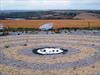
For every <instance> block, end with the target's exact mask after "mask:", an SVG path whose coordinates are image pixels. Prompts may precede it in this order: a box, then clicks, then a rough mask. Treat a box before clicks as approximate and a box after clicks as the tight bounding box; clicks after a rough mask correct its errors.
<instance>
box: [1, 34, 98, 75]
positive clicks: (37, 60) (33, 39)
mask: <svg viewBox="0 0 100 75" xmlns="http://www.w3.org/2000/svg"><path fill="white" fill-rule="evenodd" d="M43 47H57V48H63V49H67V50H68V51H67V52H66V53H64V54H57V55H38V54H35V53H33V52H32V51H33V50H34V49H36V48H43ZM0 75H100V36H95V35H94V36H93V35H74V34H73V35H67V34H49V35H46V34H37V35H35V34H34V35H19V36H18V35H16V36H6V37H5V36H2V37H0Z"/></svg>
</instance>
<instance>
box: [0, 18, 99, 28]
mask: <svg viewBox="0 0 100 75" xmlns="http://www.w3.org/2000/svg"><path fill="white" fill-rule="evenodd" d="M45 23H53V24H54V28H88V27H91V28H92V27H97V28H98V27H100V20H0V24H3V25H4V26H5V27H8V28H39V26H41V25H43V24H45Z"/></svg>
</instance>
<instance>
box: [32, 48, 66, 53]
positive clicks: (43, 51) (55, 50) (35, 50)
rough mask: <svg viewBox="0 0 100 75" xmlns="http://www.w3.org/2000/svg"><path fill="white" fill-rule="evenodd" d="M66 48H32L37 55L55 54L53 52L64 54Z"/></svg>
mask: <svg viewBox="0 0 100 75" xmlns="http://www.w3.org/2000/svg"><path fill="white" fill-rule="evenodd" d="M67 51H68V50H67V49H66V50H65V49H62V48H56V47H44V48H37V49H33V53H35V54H39V55H55V54H65V53H66V52H67Z"/></svg>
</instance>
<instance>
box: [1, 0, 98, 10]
mask: <svg viewBox="0 0 100 75" xmlns="http://www.w3.org/2000/svg"><path fill="white" fill-rule="evenodd" d="M84 4H87V7H86V6H84ZM92 4H93V5H92ZM99 4H100V0H0V9H2V10H3V9H15V10H16V9H34V10H35V9H37V10H38V9H41V10H42V9H73V8H75V7H76V8H75V9H77V6H79V7H84V8H86V9H87V8H90V7H91V8H94V9H95V8H99ZM94 6H95V7H94Z"/></svg>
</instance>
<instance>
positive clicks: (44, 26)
mask: <svg viewBox="0 0 100 75" xmlns="http://www.w3.org/2000/svg"><path fill="white" fill-rule="evenodd" d="M39 29H40V30H50V29H53V23H46V24H43V25H42V26H40V27H39Z"/></svg>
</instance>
